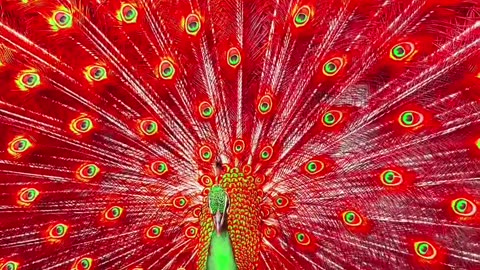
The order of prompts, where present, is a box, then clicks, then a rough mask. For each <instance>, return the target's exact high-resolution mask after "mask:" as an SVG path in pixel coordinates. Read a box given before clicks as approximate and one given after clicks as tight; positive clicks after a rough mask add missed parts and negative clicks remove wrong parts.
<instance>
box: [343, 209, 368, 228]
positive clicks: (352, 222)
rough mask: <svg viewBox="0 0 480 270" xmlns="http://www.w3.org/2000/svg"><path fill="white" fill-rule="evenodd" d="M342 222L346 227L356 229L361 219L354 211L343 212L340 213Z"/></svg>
mask: <svg viewBox="0 0 480 270" xmlns="http://www.w3.org/2000/svg"><path fill="white" fill-rule="evenodd" d="M342 217H343V222H344V223H345V225H347V226H352V227H358V226H360V225H362V223H363V219H362V217H361V216H360V215H359V214H358V213H357V212H355V211H351V210H350V211H345V212H343V213H342Z"/></svg>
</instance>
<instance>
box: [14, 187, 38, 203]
mask: <svg viewBox="0 0 480 270" xmlns="http://www.w3.org/2000/svg"><path fill="white" fill-rule="evenodd" d="M39 194H40V192H39V191H38V190H37V189H36V188H22V189H21V190H20V191H19V192H18V203H19V204H20V205H25V206H28V205H30V204H31V203H33V202H34V201H35V200H36V199H37V197H38V195H39Z"/></svg>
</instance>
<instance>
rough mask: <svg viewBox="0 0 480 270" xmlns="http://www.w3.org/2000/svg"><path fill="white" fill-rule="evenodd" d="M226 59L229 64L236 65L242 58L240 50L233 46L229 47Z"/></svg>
mask: <svg viewBox="0 0 480 270" xmlns="http://www.w3.org/2000/svg"><path fill="white" fill-rule="evenodd" d="M227 60H228V65H229V66H231V67H233V68H235V67H237V66H238V65H239V64H240V62H241V60H242V57H241V56H240V51H239V50H238V49H237V48H235V47H233V48H230V49H229V50H228V52H227Z"/></svg>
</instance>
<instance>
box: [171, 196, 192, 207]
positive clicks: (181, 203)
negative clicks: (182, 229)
mask: <svg viewBox="0 0 480 270" xmlns="http://www.w3.org/2000/svg"><path fill="white" fill-rule="evenodd" d="M187 203H188V200H187V198H185V197H184V196H178V197H176V198H174V199H173V201H172V204H173V207H175V208H177V209H183V208H185V207H186V206H187Z"/></svg>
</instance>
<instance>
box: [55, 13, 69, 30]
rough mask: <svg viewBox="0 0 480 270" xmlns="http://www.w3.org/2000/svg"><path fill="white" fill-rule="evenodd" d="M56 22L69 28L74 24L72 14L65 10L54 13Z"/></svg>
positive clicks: (59, 26)
mask: <svg viewBox="0 0 480 270" xmlns="http://www.w3.org/2000/svg"><path fill="white" fill-rule="evenodd" d="M53 18H54V21H55V24H56V25H57V27H58V28H69V27H71V26H72V15H71V14H69V13H67V12H64V11H56V12H55V13H54V14H53Z"/></svg>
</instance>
